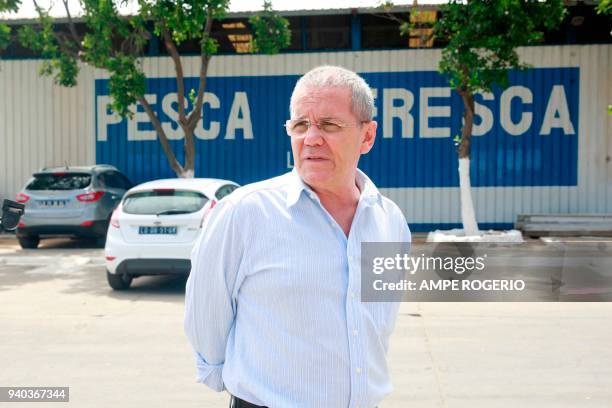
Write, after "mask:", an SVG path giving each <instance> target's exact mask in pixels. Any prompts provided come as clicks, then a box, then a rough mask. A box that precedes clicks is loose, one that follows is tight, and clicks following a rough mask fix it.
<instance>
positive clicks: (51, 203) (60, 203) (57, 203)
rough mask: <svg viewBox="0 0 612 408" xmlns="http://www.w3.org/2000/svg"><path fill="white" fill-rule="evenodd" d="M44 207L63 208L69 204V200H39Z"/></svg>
mask: <svg viewBox="0 0 612 408" xmlns="http://www.w3.org/2000/svg"><path fill="white" fill-rule="evenodd" d="M38 204H40V205H41V206H42V207H50V208H63V207H65V206H66V205H67V204H68V200H38Z"/></svg>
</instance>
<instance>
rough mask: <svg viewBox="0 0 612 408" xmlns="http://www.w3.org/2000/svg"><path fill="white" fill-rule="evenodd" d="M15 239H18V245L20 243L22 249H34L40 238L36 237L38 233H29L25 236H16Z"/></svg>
mask: <svg viewBox="0 0 612 408" xmlns="http://www.w3.org/2000/svg"><path fill="white" fill-rule="evenodd" d="M17 240H18V241H19V245H21V247H22V248H23V249H35V248H37V247H38V244H39V243H40V238H39V237H38V235H30V236H27V237H17Z"/></svg>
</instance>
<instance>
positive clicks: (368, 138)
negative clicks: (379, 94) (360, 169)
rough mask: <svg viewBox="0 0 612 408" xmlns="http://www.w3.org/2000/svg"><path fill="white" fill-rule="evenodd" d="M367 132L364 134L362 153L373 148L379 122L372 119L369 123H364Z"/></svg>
mask: <svg viewBox="0 0 612 408" xmlns="http://www.w3.org/2000/svg"><path fill="white" fill-rule="evenodd" d="M363 126H364V127H365V133H364V134H363V140H362V141H361V149H360V152H361V154H366V153H368V152H369V151H370V150H372V146H374V140H375V139H376V127H377V126H378V123H376V121H375V120H371V121H369V122H367V123H364V124H363Z"/></svg>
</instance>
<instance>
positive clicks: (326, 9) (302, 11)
mask: <svg viewBox="0 0 612 408" xmlns="http://www.w3.org/2000/svg"><path fill="white" fill-rule="evenodd" d="M446 2H447V1H446V0H423V1H418V2H417V1H398V2H397V3H396V6H395V7H394V8H393V9H392V11H406V10H408V9H409V8H410V7H412V6H414V5H415V4H417V5H419V6H435V5H439V4H444V3H446ZM39 4H40V5H41V7H43V8H45V9H48V10H49V14H50V15H51V17H54V18H56V19H57V20H58V22H62V21H64V20H66V10H65V9H64V5H63V3H62V2H60V1H55V2H54V1H51V0H43V1H40V2H39ZM272 4H273V7H274V9H275V10H277V11H278V12H279V13H280V14H281V15H284V16H307V15H329V14H351V13H359V14H362V13H372V12H374V11H376V9H377V8H378V7H379V6H380V4H381V1H380V0H336V1H334V2H330V1H328V0H310V1H309V2H308V3H307V6H308V7H307V8H305V7H304V6H305V4H304V3H302V2H296V1H294V0H273V1H272ZM68 5H69V8H70V14H71V15H72V17H73V18H75V19H76V20H79V16H80V15H82V12H81V9H80V7H79V1H78V0H68ZM137 10H138V2H137V1H135V0H128V1H126V2H125V3H122V6H121V7H120V8H119V12H120V13H121V14H123V15H130V14H135V13H136V11H137ZM259 10H261V3H260V2H254V1H252V0H234V1H232V2H231V3H230V7H229V12H228V14H227V16H228V17H244V16H248V15H251V14H253V13H254V12H257V11H259ZM36 17H37V14H36V11H35V9H34V6H33V3H31V0H24V1H23V3H22V5H21V7H20V9H19V11H18V12H17V13H6V12H5V13H0V20H4V21H5V22H9V23H13V24H17V23H21V22H28V21H31V20H35V19H36Z"/></svg>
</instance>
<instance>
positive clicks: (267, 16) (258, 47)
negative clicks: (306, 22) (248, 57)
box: [249, 0, 291, 54]
mask: <svg viewBox="0 0 612 408" xmlns="http://www.w3.org/2000/svg"><path fill="white" fill-rule="evenodd" d="M249 23H251V27H252V28H253V32H254V34H255V38H254V39H253V50H254V51H255V52H261V53H263V54H276V53H278V52H279V51H280V50H281V49H283V48H286V47H288V46H289V45H290V44H291V30H289V21H288V20H287V19H286V18H284V17H281V16H280V15H279V14H277V13H276V12H275V11H274V10H273V9H272V3H271V2H270V1H268V0H265V1H264V9H263V11H261V12H260V13H258V14H256V15H254V16H253V17H251V18H249Z"/></svg>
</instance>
